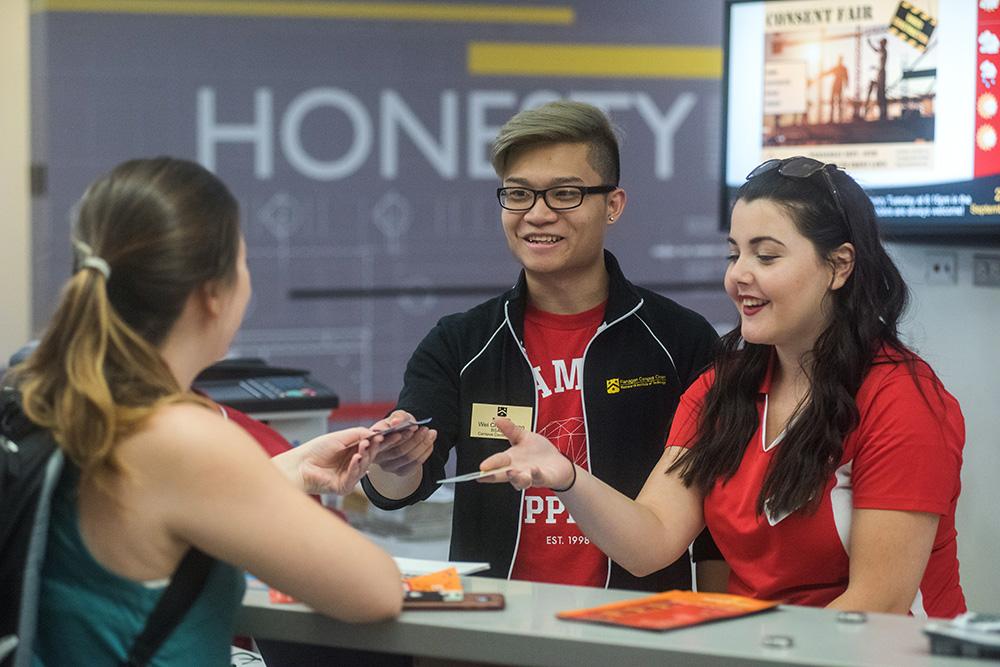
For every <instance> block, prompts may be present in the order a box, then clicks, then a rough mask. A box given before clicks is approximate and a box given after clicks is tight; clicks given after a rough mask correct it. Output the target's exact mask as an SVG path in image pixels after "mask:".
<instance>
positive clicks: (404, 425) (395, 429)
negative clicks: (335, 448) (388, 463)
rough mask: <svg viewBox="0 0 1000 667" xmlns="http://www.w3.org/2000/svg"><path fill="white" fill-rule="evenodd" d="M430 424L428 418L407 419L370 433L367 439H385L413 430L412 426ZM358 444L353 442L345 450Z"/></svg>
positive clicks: (356, 441)
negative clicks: (376, 437) (377, 437)
mask: <svg viewBox="0 0 1000 667" xmlns="http://www.w3.org/2000/svg"><path fill="white" fill-rule="evenodd" d="M430 423H431V418H430V417H426V418H424V419H407V420H406V421H403V422H400V423H399V424H396V425H394V426H390V427H389V428H383V429H375V430H373V431H372V434H371V435H370V436H368V437H369V438H373V437H375V436H376V435H381V436H382V437H385V436H387V435H393V434H394V433H400V432H402V431H405V430H406V429H408V428H413V427H414V426H417V427H420V426H424V425H426V424H430ZM362 439H364V438H362ZM360 443H361V440H355V441H354V442H352V443H350V444H348V445H345V449H346V448H347V447H356V446H357V445H358V444H360Z"/></svg>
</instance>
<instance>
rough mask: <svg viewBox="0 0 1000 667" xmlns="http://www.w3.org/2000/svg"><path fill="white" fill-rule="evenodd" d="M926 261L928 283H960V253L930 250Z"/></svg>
mask: <svg viewBox="0 0 1000 667" xmlns="http://www.w3.org/2000/svg"><path fill="white" fill-rule="evenodd" d="M925 263H926V267H927V284H928V285H956V284H958V255H957V254H956V253H954V252H943V251H940V250H935V251H933V252H928V253H927V257H926V260H925Z"/></svg>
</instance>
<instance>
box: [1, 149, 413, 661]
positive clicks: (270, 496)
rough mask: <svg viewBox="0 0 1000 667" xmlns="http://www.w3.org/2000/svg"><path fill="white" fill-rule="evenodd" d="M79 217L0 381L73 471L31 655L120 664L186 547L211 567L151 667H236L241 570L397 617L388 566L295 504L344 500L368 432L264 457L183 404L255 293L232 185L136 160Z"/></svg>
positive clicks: (200, 403) (313, 596)
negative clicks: (38, 332) (26, 343)
mask: <svg viewBox="0 0 1000 667" xmlns="http://www.w3.org/2000/svg"><path fill="white" fill-rule="evenodd" d="M76 213H77V215H76V221H75V225H74V229H73V243H74V246H75V248H76V251H77V266H76V271H75V272H74V274H73V276H72V277H71V278H70V279H69V281H68V283H67V284H66V286H65V288H64V289H63V293H62V296H61V300H60V302H59V303H58V305H57V306H56V309H55V313H54V314H53V316H52V319H51V320H50V322H49V324H48V327H47V329H46V331H45V333H44V336H43V337H42V339H41V342H40V343H39V345H38V347H37V349H35V351H34V352H33V353H32V354H31V356H30V357H28V359H27V360H26V361H24V362H23V363H22V364H20V365H18V366H16V367H15V368H14V369H12V376H11V379H12V380H13V381H14V383H15V384H16V386H17V388H18V389H19V391H20V392H21V396H22V402H23V408H24V412H25V414H26V415H27V416H28V417H29V418H30V419H31V420H32V421H33V422H35V423H36V424H38V425H40V426H42V427H44V428H46V429H48V430H49V431H50V432H51V433H52V434H53V436H54V438H55V440H56V441H57V442H58V444H59V447H60V449H61V450H62V451H63V452H64V454H65V455H66V458H67V459H68V460H69V461H70V462H71V463H72V465H68V466H66V469H65V472H64V474H63V476H62V477H61V479H60V481H59V483H58V486H57V488H56V490H55V493H54V495H53V500H52V511H51V520H50V524H49V537H48V540H47V550H46V556H45V562H44V564H43V568H42V581H41V589H40V598H39V619H38V636H37V640H36V642H35V645H34V648H35V652H36V656H37V658H39V659H40V660H41V662H42V663H43V664H49V665H57V664H59V665H62V664H123V663H122V661H123V660H124V658H125V654H126V652H127V651H128V650H129V648H130V646H132V644H133V642H134V641H135V638H136V636H137V634H138V633H139V631H140V630H141V629H142V627H143V626H144V625H145V623H146V620H147V617H148V616H149V614H150V612H151V610H152V609H153V607H154V606H155V604H156V603H157V601H158V599H159V598H160V596H161V594H162V592H163V589H164V586H165V585H166V581H167V580H168V578H169V577H170V576H171V574H172V573H173V572H175V569H176V568H177V566H178V563H179V562H180V561H181V560H182V558H183V557H184V555H185V554H186V553H189V552H190V550H191V549H193V548H197V549H198V550H200V551H202V552H204V553H206V554H208V555H209V556H211V557H214V558H215V559H217V562H215V563H214V565H213V566H212V569H211V570H210V572H209V575H208V579H207V582H206V584H205V587H204V589H203V591H202V593H201V594H200V596H199V597H198V598H197V600H196V601H195V603H194V604H193V606H192V607H191V609H190V610H189V611H188V613H187V615H186V616H185V617H184V619H183V620H182V621H181V623H180V624H179V625H178V626H177V628H176V629H175V630H174V631H173V633H172V634H171V635H170V636H169V638H168V639H167V640H166V642H165V643H164V644H163V645H162V647H161V648H160V650H159V651H158V652H157V653H156V655H155V664H157V665H192V664H217V665H228V664H229V643H230V639H231V637H232V631H233V619H234V615H235V612H236V609H237V608H238V607H239V604H240V600H241V597H242V593H243V589H244V579H243V572H242V569H243V568H246V569H248V570H250V571H251V572H252V573H254V574H255V575H257V576H258V577H259V578H261V579H262V580H264V581H266V582H267V583H269V584H271V585H272V586H274V587H275V588H278V589H280V590H282V591H285V592H287V593H288V594H290V595H292V596H294V597H296V598H298V599H300V600H302V601H304V602H306V603H308V604H309V605H311V606H313V607H315V608H316V609H318V610H320V611H322V612H324V613H326V614H329V615H331V616H334V617H336V618H340V619H343V620H348V621H370V620H379V619H385V618H389V617H391V616H394V615H395V614H397V613H398V612H399V610H400V607H401V604H402V600H401V593H400V583H399V582H400V579H399V571H398V569H397V568H396V566H395V563H394V562H393V560H392V559H391V557H390V556H389V555H388V554H386V553H385V552H383V551H382V550H381V549H379V548H378V547H377V546H375V545H374V544H372V543H371V542H369V541H368V540H367V539H365V538H364V537H363V536H362V535H361V534H360V533H358V532H356V531H355V530H353V529H352V528H351V527H350V526H348V525H347V524H346V523H344V522H343V521H341V520H339V519H338V518H337V517H336V516H334V515H333V514H331V513H330V512H328V511H327V510H325V509H324V508H323V507H322V506H320V505H319V504H318V503H316V502H314V501H312V500H311V499H310V498H309V497H308V496H307V495H306V494H305V493H303V491H307V492H309V493H320V492H339V493H343V492H346V491H348V490H350V489H351V488H353V486H354V485H355V484H356V482H357V480H358V479H359V478H360V477H361V475H363V474H364V472H365V470H366V468H367V466H368V465H369V464H370V462H371V459H372V456H373V454H374V452H375V451H376V449H377V448H378V447H379V446H380V444H381V436H376V435H375V434H374V433H373V432H372V431H370V430H369V429H363V428H355V429H347V430H344V431H339V432H335V433H330V434H327V435H325V436H321V437H319V438H317V439H315V440H312V441H310V442H308V443H305V444H303V445H300V446H299V447H297V448H295V449H293V450H291V451H289V452H287V453H285V454H282V455H280V456H277V457H275V458H274V459H272V460H271V461H269V460H268V458H267V457H266V455H265V454H264V452H263V451H262V450H261V448H260V447H258V446H257V445H256V444H255V443H254V442H253V440H251V438H250V437H249V436H248V435H247V434H246V433H245V432H244V431H243V430H242V429H241V428H239V427H238V426H236V425H234V424H233V423H231V422H228V421H227V420H226V419H225V418H224V416H223V415H222V414H220V412H219V410H218V408H217V407H216V406H214V405H212V404H211V403H210V402H209V401H207V400H205V399H203V398H201V397H199V396H197V395H195V394H193V393H192V392H191V383H192V381H193V380H194V378H195V376H197V375H198V373H199V372H200V371H201V370H203V369H204V368H206V367H207V366H209V365H211V364H212V363H214V362H215V361H216V360H218V359H219V358H221V357H222V356H223V355H224V354H225V353H226V350H227V349H228V347H229V344H230V342H231V340H232V338H233V335H234V334H235V333H236V330H237V328H238V327H239V325H240V322H241V320H242V318H243V313H244V310H245V308H246V305H247V302H248V301H249V299H250V276H249V273H248V270H247V264H246V244H245V243H244V241H243V238H242V235H241V233H240V228H239V213H238V209H237V204H236V200H235V199H234V198H233V196H232V195H231V194H230V192H229V191H228V190H227V189H226V187H225V185H223V184H222V182H220V181H219V179H217V178H216V177H215V176H214V175H212V174H211V173H210V172H208V171H207V170H205V169H204V168H203V167H201V166H199V165H197V164H194V163H192V162H187V161H183V160H176V159H171V158H157V159H150V160H135V161H131V162H126V163H124V164H122V165H119V166H118V167H117V168H115V169H114V170H113V171H112V172H110V173H109V174H107V175H106V176H104V177H102V178H101V179H99V180H98V181H97V182H95V183H94V184H93V185H91V186H90V188H89V189H88V190H87V192H86V193H85V194H84V196H83V199H82V200H81V202H80V204H79V206H78V208H77V212H76Z"/></svg>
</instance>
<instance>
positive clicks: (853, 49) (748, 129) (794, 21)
mask: <svg viewBox="0 0 1000 667" xmlns="http://www.w3.org/2000/svg"><path fill="white" fill-rule="evenodd" d="M998 4H1000V0H914V2H908V1H905V0H727V2H726V34H725V44H724V52H725V53H724V88H723V91H724V92H723V100H724V103H723V108H724V113H725V119H724V124H723V127H724V137H725V139H724V142H723V153H722V171H723V174H722V185H723V207H722V209H723V214H724V215H727V214H728V211H729V210H730V206H731V203H732V199H733V196H734V194H735V192H736V189H737V188H738V187H739V186H740V184H742V183H743V181H744V179H745V178H746V175H747V174H748V173H749V172H750V170H751V169H753V167H754V166H756V165H757V164H759V163H760V162H763V161H764V160H766V159H768V158H775V157H777V158H781V157H788V156H792V155H808V156H810V157H814V158H817V159H819V160H822V161H824V162H830V163H835V164H837V165H838V166H840V167H843V168H844V169H846V170H847V171H848V172H849V173H850V174H851V175H852V176H854V177H855V178H856V179H857V180H858V182H859V183H861V184H862V186H864V187H865V189H866V190H867V192H868V193H869V195H870V196H871V198H872V201H873V202H874V203H875V208H876V210H877V211H878V214H879V218H880V221H881V224H882V225H883V230H884V232H885V234H886V236H887V237H889V238H907V237H909V238H913V237H935V238H942V237H957V238H973V237H978V238H980V239H989V240H995V241H998V242H1000V145H998V144H1000V138H998V135H1000V114H998V100H1000V83H998V70H1000V7H998ZM727 224H728V222H724V223H723V225H724V226H725V225H727Z"/></svg>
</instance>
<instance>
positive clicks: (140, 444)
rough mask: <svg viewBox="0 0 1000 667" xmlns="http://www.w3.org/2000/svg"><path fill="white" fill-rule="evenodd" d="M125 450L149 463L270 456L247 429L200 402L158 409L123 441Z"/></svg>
mask: <svg viewBox="0 0 1000 667" xmlns="http://www.w3.org/2000/svg"><path fill="white" fill-rule="evenodd" d="M122 454H123V455H124V456H126V457H128V458H132V459H134V460H136V462H141V463H146V464H149V465H160V464H162V465H166V464H171V465H175V464H177V463H178V462H186V463H187V464H189V465H191V464H194V465H197V464H199V463H203V464H208V463H210V462H211V461H212V459H215V458H222V459H224V460H226V461H228V462H232V460H233V458H234V457H239V458H243V457H253V458H266V457H264V455H263V450H261V448H260V447H258V446H257V445H256V443H255V442H254V441H253V439H252V438H251V437H250V436H249V435H248V434H247V433H246V431H244V430H243V429H241V428H240V427H239V426H237V425H236V424H233V423H232V422H230V421H228V420H227V419H226V418H225V417H223V416H222V413H221V412H216V411H213V410H211V409H210V408H208V407H206V406H204V405H200V404H198V403H175V404H172V405H165V406H163V407H161V408H159V409H157V410H156V411H155V412H154V413H153V414H152V415H151V416H150V417H149V419H148V420H147V421H146V422H145V423H144V424H143V425H142V427H141V428H140V429H139V430H138V431H136V432H135V433H133V434H131V435H130V436H129V437H128V438H126V440H125V441H124V442H123V443H122Z"/></svg>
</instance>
